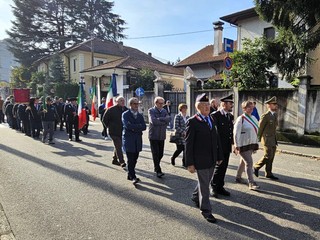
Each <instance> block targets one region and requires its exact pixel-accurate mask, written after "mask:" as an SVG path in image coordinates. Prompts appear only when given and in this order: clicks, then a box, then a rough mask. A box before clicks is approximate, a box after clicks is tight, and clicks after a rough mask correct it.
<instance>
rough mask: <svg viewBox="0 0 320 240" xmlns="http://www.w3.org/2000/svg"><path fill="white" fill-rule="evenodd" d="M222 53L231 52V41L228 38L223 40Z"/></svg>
mask: <svg viewBox="0 0 320 240" xmlns="http://www.w3.org/2000/svg"><path fill="white" fill-rule="evenodd" d="M223 45H224V51H225V52H233V40H232V39H229V38H224V39H223Z"/></svg>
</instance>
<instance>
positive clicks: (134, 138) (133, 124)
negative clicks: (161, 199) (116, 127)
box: [122, 98, 146, 184]
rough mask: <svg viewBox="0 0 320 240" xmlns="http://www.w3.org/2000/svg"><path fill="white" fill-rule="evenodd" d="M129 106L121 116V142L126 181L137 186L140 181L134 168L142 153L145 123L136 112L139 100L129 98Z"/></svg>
mask: <svg viewBox="0 0 320 240" xmlns="http://www.w3.org/2000/svg"><path fill="white" fill-rule="evenodd" d="M129 106H130V108H129V110H127V111H125V112H124V113H123V114H122V124H123V135H122V140H123V147H124V150H125V152H126V155H127V159H128V161H127V163H128V180H132V181H133V184H137V183H138V182H139V181H140V179H139V178H137V176H136V172H135V167H136V164H137V159H138V157H139V152H141V151H142V132H143V131H145V130H146V123H145V121H144V118H143V116H142V114H140V113H139V112H138V107H139V100H138V99H137V98H130V99H129Z"/></svg>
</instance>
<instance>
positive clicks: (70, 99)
mask: <svg viewBox="0 0 320 240" xmlns="http://www.w3.org/2000/svg"><path fill="white" fill-rule="evenodd" d="M69 101H77V98H76V97H72V98H69Z"/></svg>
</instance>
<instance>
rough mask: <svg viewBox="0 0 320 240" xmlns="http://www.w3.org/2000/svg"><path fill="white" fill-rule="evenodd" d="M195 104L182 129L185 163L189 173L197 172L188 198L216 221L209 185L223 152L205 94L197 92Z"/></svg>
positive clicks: (211, 220) (209, 219)
mask: <svg viewBox="0 0 320 240" xmlns="http://www.w3.org/2000/svg"><path fill="white" fill-rule="evenodd" d="M195 107H196V109H197V111H198V113H197V114H196V115H194V116H193V117H191V118H189V121H188V122H187V130H186V131H187V132H186V164H187V168H188V171H189V172H190V173H195V172H196V173H197V176H198V184H197V186H196V188H195V190H194V191H193V197H192V198H191V200H192V201H193V202H194V203H195V204H196V205H197V207H199V208H200V211H201V214H202V216H203V217H204V218H205V219H206V220H207V221H208V222H211V223H214V222H216V219H215V217H214V216H213V215H212V208H211V204H210V200H209V196H210V190H209V185H210V181H211V179H212V176H213V171H214V167H215V165H216V163H217V164H221V163H222V160H223V154H222V150H221V144H220V140H219V136H218V131H217V128H216V124H215V122H214V120H213V118H212V117H211V116H210V104H209V99H208V96H207V95H206V94H205V93H203V94H201V95H198V97H197V99H196V104H195Z"/></svg>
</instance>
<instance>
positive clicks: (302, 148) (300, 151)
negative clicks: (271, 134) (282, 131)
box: [277, 142, 320, 160]
mask: <svg viewBox="0 0 320 240" xmlns="http://www.w3.org/2000/svg"><path fill="white" fill-rule="evenodd" d="M277 151H278V152H280V153H285V154H291V155H296V156H302V157H310V158H315V159H316V160H320V148H319V147H315V146H306V145H299V144H293V143H287V142H278V148H277Z"/></svg>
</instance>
